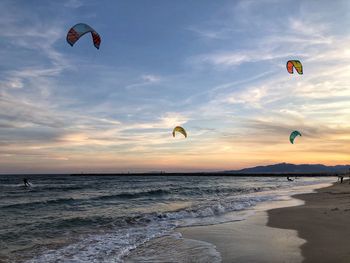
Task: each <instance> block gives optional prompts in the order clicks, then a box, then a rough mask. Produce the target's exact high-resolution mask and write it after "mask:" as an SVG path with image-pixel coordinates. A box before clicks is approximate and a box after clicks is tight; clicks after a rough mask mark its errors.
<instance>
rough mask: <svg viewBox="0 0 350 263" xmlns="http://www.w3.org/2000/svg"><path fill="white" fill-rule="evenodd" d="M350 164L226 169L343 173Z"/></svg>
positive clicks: (258, 171) (247, 172)
mask: <svg viewBox="0 0 350 263" xmlns="http://www.w3.org/2000/svg"><path fill="white" fill-rule="evenodd" d="M349 169H350V165H335V166H326V165H323V164H291V163H278V164H272V165H266V166H256V167H252V168H245V169H241V170H232V171H224V173H228V174H236V173H237V174H294V173H295V174H299V173H306V174H311V173H313V174H315V173H343V172H348V171H349Z"/></svg>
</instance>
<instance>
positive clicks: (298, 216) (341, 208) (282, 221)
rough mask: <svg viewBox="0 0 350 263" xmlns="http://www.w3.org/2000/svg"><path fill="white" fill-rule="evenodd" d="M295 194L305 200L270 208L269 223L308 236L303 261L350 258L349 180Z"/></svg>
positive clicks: (348, 260)
mask: <svg viewBox="0 0 350 263" xmlns="http://www.w3.org/2000/svg"><path fill="white" fill-rule="evenodd" d="M294 197H295V198H297V199H300V200H303V201H304V202H305V204H304V205H301V206H296V207H288V208H279V209H273V210H270V211H269V212H268V215H269V220H268V226H271V227H277V228H283V229H294V230H296V231H297V232H298V236H299V237H301V238H303V239H305V240H306V243H304V244H303V245H301V253H302V256H303V257H304V261H303V262H310V263H311V262H337V263H341V262H344V263H345V262H350V247H349V237H350V224H349V223H350V222H349V218H350V185H349V182H348V181H345V182H344V183H342V184H339V183H336V184H334V185H332V186H330V187H326V188H322V189H319V190H317V193H314V194H302V195H296V196H294Z"/></svg>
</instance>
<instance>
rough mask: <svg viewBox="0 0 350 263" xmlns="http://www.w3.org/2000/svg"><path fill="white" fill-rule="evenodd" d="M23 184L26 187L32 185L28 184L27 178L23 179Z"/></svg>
mask: <svg viewBox="0 0 350 263" xmlns="http://www.w3.org/2000/svg"><path fill="white" fill-rule="evenodd" d="M23 183H24V187H29V186H30V183H29V182H28V179H27V178H23Z"/></svg>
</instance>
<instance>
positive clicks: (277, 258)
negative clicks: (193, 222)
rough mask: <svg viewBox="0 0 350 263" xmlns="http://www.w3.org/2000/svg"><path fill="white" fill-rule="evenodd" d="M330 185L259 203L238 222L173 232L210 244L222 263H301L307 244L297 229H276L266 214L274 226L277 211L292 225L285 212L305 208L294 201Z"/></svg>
mask: <svg viewBox="0 0 350 263" xmlns="http://www.w3.org/2000/svg"><path fill="white" fill-rule="evenodd" d="M333 185H334V184H333ZM333 185H332V186H329V185H327V186H323V187H322V188H314V189H313V191H312V192H311V193H303V194H294V195H292V196H289V197H288V198H287V199H286V200H280V201H272V202H263V203H261V204H258V205H257V206H256V207H254V208H253V210H254V214H253V215H251V216H249V217H248V218H247V219H245V220H242V221H235V222H228V223H221V224H216V225H208V226H190V227H182V228H177V229H176V231H178V232H180V233H181V234H182V237H183V238H184V239H192V240H200V241H204V242H208V243H211V244H213V245H214V246H215V247H216V249H217V251H218V252H219V253H220V255H221V258H222V262H224V263H226V262H227V263H228V262H240V263H244V262H247V263H248V262H266V263H267V262H269V263H274V262H276V263H279V262H304V261H305V260H306V257H305V252H304V247H305V246H306V244H308V240H307V239H306V238H304V237H303V236H300V235H299V229H298V228H292V227H280V225H275V224H274V223H272V221H271V214H270V211H274V212H273V213H274V215H273V217H274V220H275V221H276V222H279V221H283V220H285V219H284V218H282V217H281V216H280V214H281V213H282V212H281V211H287V212H285V216H286V217H288V218H289V220H290V221H291V222H293V221H294V220H293V218H294V216H293V214H291V213H289V212H288V211H290V210H289V209H297V208H299V207H304V206H305V201H304V200H303V199H301V198H298V197H299V196H309V195H310V196H315V195H316V196H317V195H318V192H319V191H322V189H329V188H332V187H333ZM336 185H337V184H336ZM343 185H345V184H343ZM346 186H348V188H349V190H350V185H348V184H347V182H346ZM349 197H350V196H349ZM316 199H317V197H316ZM349 204H350V203H349ZM349 210H350V209H349ZM349 215H350V212H349ZM307 262H322V261H318V260H316V261H307ZM324 262H327V261H324ZM329 262H338V261H329ZM339 262H341V261H339ZM344 262H345V261H344ZM346 262H350V261H346Z"/></svg>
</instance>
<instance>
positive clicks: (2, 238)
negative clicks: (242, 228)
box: [0, 175, 334, 263]
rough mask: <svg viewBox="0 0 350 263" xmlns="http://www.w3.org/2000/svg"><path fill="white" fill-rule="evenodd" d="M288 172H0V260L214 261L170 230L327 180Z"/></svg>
mask: <svg viewBox="0 0 350 263" xmlns="http://www.w3.org/2000/svg"><path fill="white" fill-rule="evenodd" d="M24 177H26V178H28V180H29V182H30V183H31V187H24V186H23V178H24ZM292 178H293V179H294V181H293V182H290V181H288V180H287V179H286V177H283V176H282V177H265V176H259V177H248V176H247V177H234V176H186V175H184V176H166V175H161V176H159V175H158V176H131V175H130V176H128V175H125V176H69V175H26V176H24V175H0V262H1V263H3V262H6V263H7V262H28V263H29V262H32V263H34V262H35V263H41V262H43V263H44V262H45V263H50V262H70V263H73V262H74V263H75V262H89V263H91V262H118V263H119V262H220V260H221V259H220V254H219V253H218V252H217V251H216V249H215V247H214V246H213V245H212V244H209V243H206V242H202V241H195V240H186V239H184V238H182V236H181V234H180V233H179V232H177V229H178V228H180V227H187V226H196V225H211V224H219V223H224V222H234V221H240V220H245V219H246V218H247V217H249V216H250V215H252V214H254V207H255V206H256V205H257V204H260V203H262V202H274V201H278V200H284V199H286V198H289V197H290V196H291V195H293V194H296V193H303V192H311V191H312V190H313V189H315V188H317V187H320V186H321V185H325V184H329V183H331V182H334V177H333V178H330V177H298V178H294V177H292Z"/></svg>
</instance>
